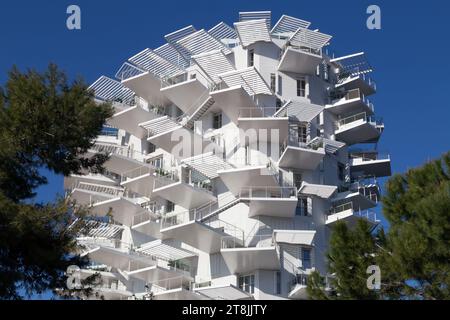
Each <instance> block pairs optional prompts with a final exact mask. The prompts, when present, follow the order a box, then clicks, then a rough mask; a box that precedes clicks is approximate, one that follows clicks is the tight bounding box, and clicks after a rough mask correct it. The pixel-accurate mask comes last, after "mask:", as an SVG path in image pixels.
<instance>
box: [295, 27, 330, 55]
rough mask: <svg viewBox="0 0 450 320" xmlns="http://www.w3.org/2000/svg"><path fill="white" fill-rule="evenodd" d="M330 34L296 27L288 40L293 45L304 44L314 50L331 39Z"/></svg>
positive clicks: (320, 47)
mask: <svg viewBox="0 0 450 320" xmlns="http://www.w3.org/2000/svg"><path fill="white" fill-rule="evenodd" d="M331 38H332V36H330V35H328V34H325V33H321V32H318V31H313V30H309V29H305V28H302V27H300V28H298V29H297V31H296V32H295V33H294V34H293V35H292V37H291V38H290V39H289V41H290V42H291V43H292V44H293V45H298V46H306V47H308V48H312V49H315V50H320V49H322V48H323V47H324V46H325V45H327V44H328V42H329V41H330V40H331Z"/></svg>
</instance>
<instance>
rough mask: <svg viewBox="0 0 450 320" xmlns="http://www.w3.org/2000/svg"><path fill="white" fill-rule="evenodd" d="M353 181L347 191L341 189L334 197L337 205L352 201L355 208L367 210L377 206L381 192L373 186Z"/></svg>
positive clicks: (333, 200)
mask: <svg viewBox="0 0 450 320" xmlns="http://www.w3.org/2000/svg"><path fill="white" fill-rule="evenodd" d="M358 185H359V184H358V183H353V184H351V186H350V187H349V188H348V189H347V190H346V191H341V192H339V193H337V194H336V196H335V197H334V198H333V199H332V202H333V203H334V204H335V205H339V204H341V203H344V204H345V203H348V202H351V203H352V206H353V208H358V210H367V209H370V208H374V207H376V206H377V204H378V201H379V199H380V192H379V191H376V190H374V188H371V187H365V186H362V185H361V186H358Z"/></svg>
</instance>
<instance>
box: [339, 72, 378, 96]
mask: <svg viewBox="0 0 450 320" xmlns="http://www.w3.org/2000/svg"><path fill="white" fill-rule="evenodd" d="M335 87H336V88H343V89H344V90H347V91H349V90H354V89H359V90H360V91H361V93H362V94H364V95H365V96H369V95H371V94H374V93H375V92H376V91H377V85H376V83H375V81H373V80H372V79H371V78H370V77H369V76H367V75H366V74H364V73H362V74H354V75H353V74H348V75H347V76H344V75H340V76H339V81H338V83H336V85H335Z"/></svg>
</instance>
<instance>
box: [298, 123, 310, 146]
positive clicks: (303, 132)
mask: <svg viewBox="0 0 450 320" xmlns="http://www.w3.org/2000/svg"><path fill="white" fill-rule="evenodd" d="M297 128H298V129H297V131H298V142H299V143H306V141H307V140H308V130H307V126H306V125H305V124H301V125H299V126H298V127H297Z"/></svg>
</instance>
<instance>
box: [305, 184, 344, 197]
mask: <svg viewBox="0 0 450 320" xmlns="http://www.w3.org/2000/svg"><path fill="white" fill-rule="evenodd" d="M336 190H337V187H336V186H330V185H324V184H312V183H307V182H305V181H303V182H302V184H301V186H300V188H299V189H298V194H299V195H303V196H315V197H319V198H322V199H329V198H330V197H331V196H333V195H334V194H335V193H336Z"/></svg>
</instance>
